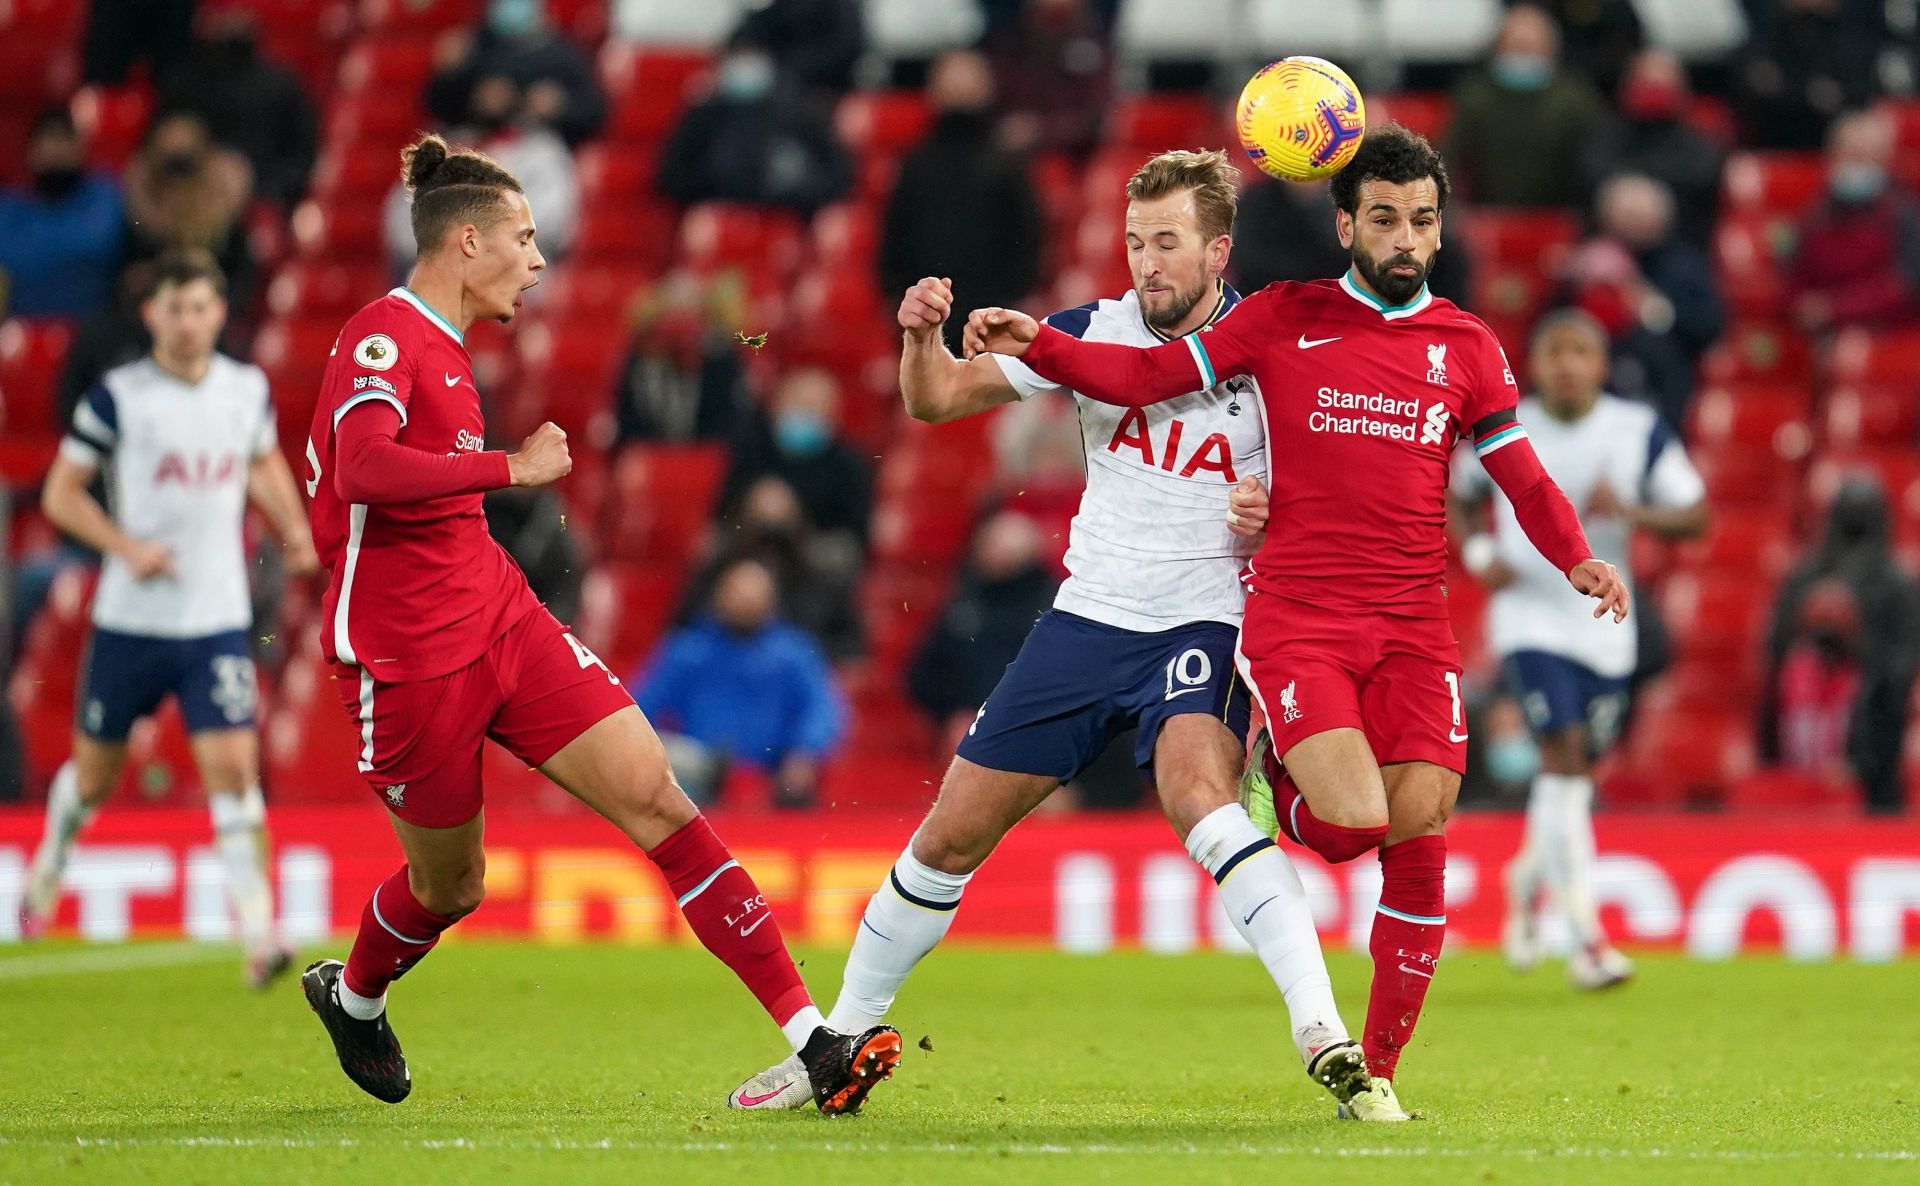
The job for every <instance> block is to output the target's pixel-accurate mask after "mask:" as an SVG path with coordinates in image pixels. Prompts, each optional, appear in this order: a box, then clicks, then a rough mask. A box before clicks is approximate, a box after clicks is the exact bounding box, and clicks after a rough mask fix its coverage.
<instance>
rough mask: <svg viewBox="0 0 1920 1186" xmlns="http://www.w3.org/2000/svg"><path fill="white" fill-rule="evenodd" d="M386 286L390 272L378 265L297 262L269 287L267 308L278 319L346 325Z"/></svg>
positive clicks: (320, 261) (281, 271)
mask: <svg viewBox="0 0 1920 1186" xmlns="http://www.w3.org/2000/svg"><path fill="white" fill-rule="evenodd" d="M387 283H388V276H387V271H386V269H385V268H383V267H381V266H380V265H378V264H373V263H345V264H334V263H327V262H324V261H322V260H312V259H307V260H295V261H293V262H292V263H289V264H288V265H287V266H286V267H284V268H282V269H281V270H280V273H279V274H278V275H276V276H275V277H274V278H273V282H272V283H271V284H269V285H268V286H267V309H268V311H269V312H271V313H272V314H273V315H274V316H276V317H286V316H290V315H294V314H308V315H313V316H317V317H335V318H338V319H339V320H340V321H343V322H344V321H345V320H346V318H347V317H348V316H349V315H351V314H352V313H353V312H354V311H355V310H357V309H359V308H360V306H362V305H364V304H366V303H367V302H369V301H371V300H373V299H375V298H376V297H378V296H379V295H380V294H381V293H382V292H384V291H385V290H386V287H385V286H386V284H387Z"/></svg>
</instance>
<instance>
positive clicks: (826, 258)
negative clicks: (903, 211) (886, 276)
mask: <svg viewBox="0 0 1920 1186" xmlns="http://www.w3.org/2000/svg"><path fill="white" fill-rule="evenodd" d="M811 235H812V246H813V256H814V260H815V262H817V263H822V264H825V265H827V266H829V267H835V268H847V269H850V270H852V271H857V272H872V271H873V263H874V259H875V258H876V257H877V256H878V255H879V251H880V213H879V211H878V210H877V209H876V208H875V207H873V206H871V205H868V204H864V203H860V202H839V203H836V204H835V205H832V206H828V207H827V208H826V209H824V210H822V211H820V213H818V214H816V215H814V216H813V227H812V231H811Z"/></svg>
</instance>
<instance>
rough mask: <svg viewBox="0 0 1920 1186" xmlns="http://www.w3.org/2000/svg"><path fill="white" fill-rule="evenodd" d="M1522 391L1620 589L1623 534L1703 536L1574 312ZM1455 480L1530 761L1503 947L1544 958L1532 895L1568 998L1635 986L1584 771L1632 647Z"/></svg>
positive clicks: (1663, 429)
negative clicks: (1600, 883)
mask: <svg viewBox="0 0 1920 1186" xmlns="http://www.w3.org/2000/svg"><path fill="white" fill-rule="evenodd" d="M1529 362H1530V365H1529V371H1530V378H1531V379H1532V381H1533V384H1534V388H1535V391H1536V392H1537V394H1535V395H1533V396H1531V397H1529V398H1527V399H1525V400H1522V401H1521V403H1520V409H1519V411H1520V419H1521V421H1522V422H1523V423H1525V424H1526V425H1527V431H1528V434H1529V435H1530V436H1531V437H1532V439H1533V447H1534V450H1535V452H1537V453H1538V454H1539V455H1540V461H1541V464H1542V465H1544V466H1545V467H1546V470H1547V473H1548V474H1549V475H1551V476H1552V478H1553V480H1554V481H1555V482H1557V483H1559V486H1560V488H1561V489H1562V490H1564V491H1565V492H1566V495H1567V497H1568V498H1569V499H1570V500H1572V502H1573V505H1574V506H1576V507H1579V508H1581V511H1580V521H1581V525H1582V526H1583V527H1585V529H1586V532H1587V539H1588V541H1589V542H1591V544H1592V545H1593V552H1594V555H1595V556H1596V557H1598V558H1599V559H1601V560H1605V561H1607V562H1608V563H1611V564H1613V565H1614V566H1615V567H1616V568H1618V569H1619V571H1620V573H1621V575H1622V577H1623V578H1624V579H1626V580H1628V581H1629V582H1631V580H1632V572H1631V569H1630V568H1629V565H1628V552H1629V550H1630V548H1629V545H1630V544H1631V542H1632V536H1633V532H1634V531H1635V530H1642V531H1649V532H1652V533H1653V534H1655V535H1658V536H1660V537H1662V538H1665V539H1683V538H1687V537H1691V536H1696V535H1699V534H1701V533H1702V532H1704V531H1705V530H1706V527H1707V508H1706V503H1705V497H1706V487H1705V485H1704V484H1703V483H1702V482H1701V480H1700V475H1699V474H1698V473H1697V472H1695V470H1694V468H1693V464H1692V463H1691V462H1690V461H1688V460H1687V453H1686V450H1685V449H1684V448H1683V447H1682V446H1681V444H1680V440H1679V438H1678V437H1677V436H1676V435H1675V434H1674V433H1673V431H1672V430H1671V429H1670V428H1669V427H1668V426H1667V425H1666V424H1665V423H1664V422H1663V421H1662V420H1661V419H1660V414H1659V413H1658V412H1656V411H1654V410H1653V409H1652V408H1651V407H1649V406H1647V405H1646V404H1642V403H1638V402H1636V401H1633V400H1626V399H1621V398H1620V397H1618V396H1615V395H1610V394H1607V393H1606V392H1605V391H1603V390H1602V385H1603V384H1604V383H1605V382H1606V377H1607V336H1606V331H1605V330H1604V329H1603V328H1602V327H1601V325H1600V323H1599V322H1597V321H1595V320H1594V319H1593V317H1592V316H1590V315H1589V314H1587V313H1585V312H1582V311H1580V310H1564V311H1561V312H1558V313H1554V314H1551V315H1549V316H1548V317H1546V318H1545V319H1543V320H1542V321H1541V323H1540V325H1539V327H1538V328H1537V329H1536V330H1535V331H1534V334H1533V345H1532V350H1531V353H1530V355H1529ZM1462 453H1463V456H1462V457H1461V459H1460V461H1459V463H1458V464H1456V465H1455V467H1454V471H1453V472H1454V495H1455V498H1456V510H1457V511H1458V512H1459V514H1458V518H1459V519H1460V520H1462V521H1465V520H1467V519H1477V518H1478V516H1479V513H1480V508H1481V507H1482V506H1483V505H1484V504H1485V503H1486V500H1487V499H1488V498H1489V497H1491V499H1492V531H1491V533H1490V534H1489V533H1486V532H1484V531H1483V532H1479V533H1475V534H1473V535H1470V536H1469V537H1468V538H1467V540H1466V542H1465V544H1464V545H1463V547H1462V549H1461V555H1462V558H1463V559H1464V561H1465V563H1466V566H1467V568H1468V570H1469V571H1471V572H1472V573H1473V574H1474V575H1475V576H1476V577H1478V578H1479V580H1480V581H1481V583H1482V584H1484V585H1486V586H1487V588H1488V589H1489V590H1490V591H1491V592H1492V593H1493V599H1492V602H1491V603H1490V604H1489V606H1488V622H1487V626H1488V636H1489V638H1490V640H1491V642H1492V645H1493V648H1494V650H1495V652H1496V653H1497V654H1499V656H1500V659H1501V663H1502V665H1503V666H1504V668H1505V675H1506V679H1507V682H1508V685H1509V688H1510V690H1511V692H1512V694H1513V696H1514V697H1515V698H1516V699H1517V700H1518V701H1519V702H1520V707H1521V709H1522V711H1523V712H1524V713H1525V714H1526V718H1527V724H1528V726H1529V728H1530V729H1531V730H1532V732H1533V735H1534V739H1535V742H1536V744H1537V745H1538V747H1539V750H1540V772H1539V774H1537V775H1536V776H1535V777H1534V780H1533V786H1532V790H1531V793H1530V795H1529V797H1528V800H1527V831H1526V840H1525V841H1524V843H1523V844H1522V846H1521V849H1520V852H1519V854H1518V855H1517V856H1515V857H1514V859H1513V863H1512V864H1511V865H1509V866H1508V869H1507V910H1508V914H1507V924H1506V929H1505V932H1504V939H1503V945H1504V947H1505V949H1506V953H1507V958H1508V960H1509V961H1510V962H1512V963H1513V965H1514V966H1515V967H1518V968H1528V967H1532V966H1533V965H1534V964H1535V963H1537V962H1538V961H1539V960H1540V958H1541V957H1542V955H1543V954H1544V952H1543V949H1542V948H1543V945H1542V940H1541V934H1540V925H1539V922H1540V912H1539V905H1540V899H1541V891H1542V890H1545V891H1546V892H1547V894H1548V895H1549V896H1550V898H1551V900H1552V902H1553V903H1554V904H1555V905H1556V906H1557V907H1558V908H1559V911H1560V913H1561V914H1562V915H1564V916H1565V919H1566V922H1567V925H1568V926H1569V928H1570V929H1571V930H1572V938H1573V949H1572V951H1571V953H1570V956H1569V959H1568V964H1567V971H1568V975H1569V976H1570V978H1571V979H1572V980H1573V983H1574V984H1576V985H1577V986H1579V987H1581V988H1605V987H1607V986H1609V985H1613V984H1618V983H1620V982H1622V981H1624V980H1626V979H1627V978H1628V977H1629V976H1631V975H1632V974H1633V964H1632V962H1631V961H1629V960H1628V959H1627V958H1626V957H1625V956H1623V955H1621V954H1620V953H1619V952H1618V951H1616V950H1615V949H1614V947H1613V945H1612V944H1611V943H1609V942H1608V940H1607V935H1606V932H1605V930H1604V929H1603V928H1602V927H1601V925H1600V917H1599V912H1598V910H1597V908H1596V906H1595V897H1594V884H1593V877H1594V872H1593V869H1594V840H1593V776H1592V771H1593V762H1594V760H1595V759H1597V758H1598V757H1600V756H1601V755H1603V754H1605V753H1606V752H1607V751H1608V750H1609V749H1611V748H1612V747H1613V745H1614V743H1615V741H1616V740H1618V737H1619V727H1620V724H1621V722H1622V719H1623V717H1624V715H1625V712H1626V707H1627V685H1628V680H1629V678H1630V677H1631V676H1632V675H1633V672H1634V667H1635V665H1636V663H1637V662H1638V659H1639V655H1638V636H1637V634H1636V632H1635V631H1633V630H1620V629H1617V628H1615V627H1614V625H1613V623H1611V622H1606V621H1602V620H1598V619H1596V618H1594V616H1593V611H1592V609H1591V608H1590V602H1589V601H1588V600H1587V599H1586V598H1585V597H1583V596H1581V595H1580V594H1579V593H1577V592H1575V591H1574V590H1573V589H1572V588H1571V587H1569V586H1568V584H1567V582H1566V579H1565V578H1564V577H1563V576H1561V574H1560V573H1559V572H1558V571H1556V570H1555V569H1554V567H1553V565H1552V564H1550V563H1548V562H1547V561H1545V560H1543V559H1542V558H1541V557H1540V555H1539V553H1538V552H1536V551H1534V550H1533V548H1532V547H1531V546H1530V545H1529V544H1528V543H1527V540H1526V536H1525V535H1524V534H1523V533H1522V532H1521V530H1520V526H1519V524H1518V522H1516V521H1515V519H1514V514H1513V506H1512V504H1511V503H1509V502H1508V501H1507V499H1506V498H1505V496H1504V495H1502V494H1501V493H1500V492H1499V491H1498V490H1497V489H1494V488H1493V486H1492V483H1491V482H1490V481H1488V479H1487V475H1486V471H1485V470H1484V469H1482V468H1481V467H1480V465H1479V464H1478V463H1477V462H1476V461H1474V460H1473V459H1472V456H1471V453H1470V452H1469V451H1466V450H1463V451H1462Z"/></svg>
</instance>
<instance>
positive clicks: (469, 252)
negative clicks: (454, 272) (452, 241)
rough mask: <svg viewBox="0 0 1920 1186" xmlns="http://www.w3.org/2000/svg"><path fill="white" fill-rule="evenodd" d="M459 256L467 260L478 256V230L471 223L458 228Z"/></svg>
mask: <svg viewBox="0 0 1920 1186" xmlns="http://www.w3.org/2000/svg"><path fill="white" fill-rule="evenodd" d="M460 254H462V255H464V256H466V257H467V258H468V259H472V258H473V257H474V256H476V255H479V254H480V228H479V227H477V226H474V225H473V224H472V223H468V224H467V225H465V226H463V227H461V228H460Z"/></svg>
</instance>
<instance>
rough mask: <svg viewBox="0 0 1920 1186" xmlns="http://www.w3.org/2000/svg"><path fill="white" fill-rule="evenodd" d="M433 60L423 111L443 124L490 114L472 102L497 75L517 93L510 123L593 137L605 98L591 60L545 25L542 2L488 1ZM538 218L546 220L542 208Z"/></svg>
mask: <svg viewBox="0 0 1920 1186" xmlns="http://www.w3.org/2000/svg"><path fill="white" fill-rule="evenodd" d="M439 58H440V69H439V70H438V72H437V73H435V74H434V76H433V80H432V81H431V82H430V83H428V84H427V110H428V111H429V112H430V113H431V114H432V115H433V117H434V118H435V119H437V120H438V121H440V123H441V124H443V125H444V126H446V127H453V128H459V127H467V126H470V125H474V124H478V123H481V122H482V121H483V119H486V118H491V116H492V113H491V112H490V111H482V110H478V109H477V108H476V100H478V99H480V98H481V91H482V88H484V87H486V86H489V85H495V87H496V90H497V83H496V80H497V81H498V82H504V83H507V84H509V85H510V86H511V87H512V89H513V92H514V93H515V94H516V95H517V96H519V98H520V106H519V109H518V112H517V117H516V119H515V120H514V122H516V123H518V124H520V125H521V126H523V127H528V128H532V127H542V128H547V129H550V130H551V131H553V132H554V133H555V134H556V135H558V136H559V137H560V139H561V140H563V141H564V142H565V143H566V144H567V145H568V147H570V148H571V147H578V146H579V145H580V143H581V142H582V141H584V140H587V139H589V138H591V137H592V136H593V135H594V134H595V133H596V132H598V131H599V130H600V126H601V125H602V124H604V123H605V122H606V120H607V99H606V95H605V94H604V93H603V92H602V91H601V89H600V84H599V82H598V81H597V80H596V79H595V78H594V74H593V64H592V63H591V62H590V61H588V59H587V55H586V54H585V53H583V52H582V51H581V50H580V47H578V46H576V45H575V44H573V42H571V41H569V40H567V39H566V38H565V37H562V36H561V35H560V34H558V33H556V32H554V30H553V29H552V27H551V26H550V25H549V24H548V23H547V6H546V3H545V0H488V4H487V16H486V21H485V23H484V24H482V25H481V27H480V30H479V32H478V33H477V34H475V33H468V32H466V31H464V30H462V31H460V32H457V33H454V34H451V35H450V36H449V37H448V38H447V39H446V40H445V41H444V42H443V43H442V44H441V47H440V54H439ZM501 163H502V164H505V162H504V161H503V162H501ZM517 175H518V173H517V172H516V176H517ZM523 180H524V178H523ZM536 209H537V207H536ZM538 217H540V218H541V220H542V222H543V223H544V221H545V218H546V215H545V213H544V212H540V213H539V215H538ZM543 229H544V226H543Z"/></svg>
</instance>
